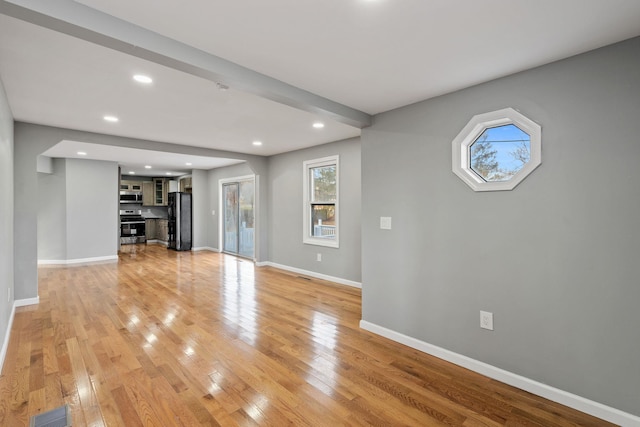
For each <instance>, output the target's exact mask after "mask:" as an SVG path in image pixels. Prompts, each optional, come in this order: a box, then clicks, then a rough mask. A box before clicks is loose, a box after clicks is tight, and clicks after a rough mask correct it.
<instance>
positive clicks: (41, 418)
mask: <svg viewBox="0 0 640 427" xmlns="http://www.w3.org/2000/svg"><path fill="white" fill-rule="evenodd" d="M29 427H71V412H70V411H69V405H64V406H61V407H59V408H56V409H52V410H50V411H47V412H43V413H41V414H38V415H34V416H33V417H31V422H30V423H29Z"/></svg>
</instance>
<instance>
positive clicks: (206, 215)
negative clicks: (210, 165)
mask: <svg viewBox="0 0 640 427" xmlns="http://www.w3.org/2000/svg"><path fill="white" fill-rule="evenodd" d="M207 185H208V184H207V171H203V170H193V171H192V172H191V188H192V206H191V209H192V210H193V223H192V233H193V234H192V236H193V237H192V247H193V248H195V249H197V248H206V247H211V246H210V245H209V244H208V241H207V236H208V232H207V227H208V223H209V222H210V218H211V212H210V211H209V194H208V186H207Z"/></svg>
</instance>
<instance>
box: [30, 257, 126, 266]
mask: <svg viewBox="0 0 640 427" xmlns="http://www.w3.org/2000/svg"><path fill="white" fill-rule="evenodd" d="M117 260H118V255H109V256H100V257H94V258H76V259H64V260H53V259H39V260H38V265H73V264H91V263H95V262H105V261H117Z"/></svg>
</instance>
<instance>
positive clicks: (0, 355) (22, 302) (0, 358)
mask: <svg viewBox="0 0 640 427" xmlns="http://www.w3.org/2000/svg"><path fill="white" fill-rule="evenodd" d="M39 302H40V297H35V298H27V299H19V300H16V301H14V302H13V306H12V307H11V314H10V315H9V323H8V325H7V331H6V333H5V334H4V341H3V342H2V349H0V373H2V367H3V366H4V358H5V357H6V356H7V349H8V348H9V341H10V340H11V328H12V327H13V319H14V318H15V316H16V308H18V307H24V306H26V305H33V304H38V303H39Z"/></svg>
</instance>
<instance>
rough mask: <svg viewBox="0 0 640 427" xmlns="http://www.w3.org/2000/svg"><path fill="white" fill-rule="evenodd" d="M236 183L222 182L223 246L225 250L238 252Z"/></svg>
mask: <svg viewBox="0 0 640 427" xmlns="http://www.w3.org/2000/svg"><path fill="white" fill-rule="evenodd" d="M238 187H239V186H238V184H237V183H233V184H224V185H223V186H222V189H223V197H224V246H223V248H222V249H223V250H224V251H225V252H231V253H234V254H237V253H238V212H239V209H238Z"/></svg>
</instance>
